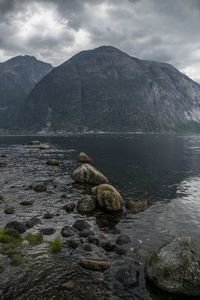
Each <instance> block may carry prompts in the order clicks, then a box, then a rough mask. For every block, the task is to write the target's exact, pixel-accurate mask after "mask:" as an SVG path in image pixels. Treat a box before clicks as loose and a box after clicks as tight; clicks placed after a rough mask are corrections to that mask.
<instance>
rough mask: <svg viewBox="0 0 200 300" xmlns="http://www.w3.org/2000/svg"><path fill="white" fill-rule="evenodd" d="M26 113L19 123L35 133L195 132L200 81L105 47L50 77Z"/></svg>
mask: <svg viewBox="0 0 200 300" xmlns="http://www.w3.org/2000/svg"><path fill="white" fill-rule="evenodd" d="M21 116H23V121H21V123H20V124H19V127H20V128H26V129H29V130H30V131H34V132H38V131H42V132H59V131H64V132H69V131H70V132H78V131H83V132H86V131H106V132H133V131H146V132H152V131H154V132H155V131H157V132H162V131H163V132H166V131H194V130H199V129H200V85H199V84H197V83H196V82H194V81H192V80H191V79H190V78H188V77H187V76H186V75H184V74H182V73H181V72H179V71H178V70H177V69H175V68H174V67H173V66H171V65H168V64H165V63H158V62H154V61H144V60H139V59H137V58H134V57H131V56H129V55H127V54H126V53H123V52H121V51H120V50H118V49H116V48H114V47H110V46H103V47H100V48H97V49H94V50H89V51H83V52H80V53H79V54H77V55H75V56H73V57H72V58H71V59H69V60H68V61H66V62H65V63H63V64H62V65H60V66H59V67H57V68H55V69H54V70H53V71H51V72H50V73H49V74H48V75H47V76H45V77H44V78H43V79H42V80H41V81H40V82H39V83H38V84H37V85H36V86H35V88H34V89H33V90H32V91H31V93H30V94H29V95H28V97H27V98H26V101H25V104H24V107H23V110H22V111H21ZM20 120H22V118H21V117H20Z"/></svg>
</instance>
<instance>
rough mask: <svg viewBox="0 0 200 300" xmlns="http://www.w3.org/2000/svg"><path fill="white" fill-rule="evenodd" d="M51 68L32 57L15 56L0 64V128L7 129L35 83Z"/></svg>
mask: <svg viewBox="0 0 200 300" xmlns="http://www.w3.org/2000/svg"><path fill="white" fill-rule="evenodd" d="M52 69H53V67H52V66H51V65H50V64H47V63H44V62H41V61H39V60H37V59H36V58H34V57H32V56H27V55H26V56H17V57H13V58H11V59H9V60H8V61H6V62H4V63H0V128H1V129H2V128H7V127H9V126H10V125H11V124H12V122H13V118H15V115H16V114H17V112H18V110H19V109H20V106H21V104H22V103H23V100H24V99H25V97H26V96H27V95H28V94H29V92H30V91H31V90H32V89H33V87H34V86H35V85H36V83H37V82H38V81H39V80H40V79H42V78H43V77H44V76H45V75H47V74H48V73H49V72H50V71H51V70H52Z"/></svg>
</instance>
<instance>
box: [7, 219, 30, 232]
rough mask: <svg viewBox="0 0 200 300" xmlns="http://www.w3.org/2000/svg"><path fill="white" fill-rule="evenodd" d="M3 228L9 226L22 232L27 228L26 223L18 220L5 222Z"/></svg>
mask: <svg viewBox="0 0 200 300" xmlns="http://www.w3.org/2000/svg"><path fill="white" fill-rule="evenodd" d="M5 228H10V229H11V230H14V231H16V232H18V233H20V234H21V233H24V232H25V231H26V230H27V227H26V224H24V223H22V222H18V221H11V222H9V223H7V224H6V226H5Z"/></svg>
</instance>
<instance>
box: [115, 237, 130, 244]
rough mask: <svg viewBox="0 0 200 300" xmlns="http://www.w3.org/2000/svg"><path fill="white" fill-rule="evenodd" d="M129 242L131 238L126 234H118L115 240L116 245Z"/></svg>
mask: <svg viewBox="0 0 200 300" xmlns="http://www.w3.org/2000/svg"><path fill="white" fill-rule="evenodd" d="M130 242H131V239H130V237H129V236H128V235H120V236H119V237H118V238H117V240H116V243H117V244H118V245H124V244H128V243H130Z"/></svg>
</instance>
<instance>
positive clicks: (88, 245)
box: [83, 244, 94, 252]
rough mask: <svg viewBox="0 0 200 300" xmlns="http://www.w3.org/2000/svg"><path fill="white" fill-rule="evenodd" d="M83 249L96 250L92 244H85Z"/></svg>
mask: <svg viewBox="0 0 200 300" xmlns="http://www.w3.org/2000/svg"><path fill="white" fill-rule="evenodd" d="M83 249H84V250H85V251H88V252H92V251H93V250H94V249H93V247H92V245H91V244H86V245H84V247H83Z"/></svg>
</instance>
